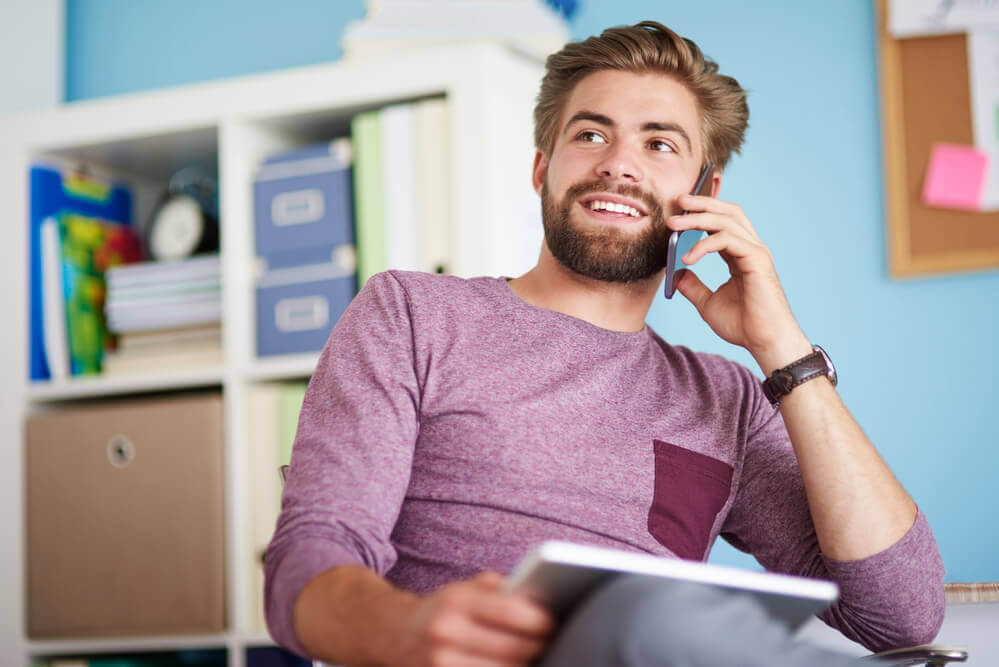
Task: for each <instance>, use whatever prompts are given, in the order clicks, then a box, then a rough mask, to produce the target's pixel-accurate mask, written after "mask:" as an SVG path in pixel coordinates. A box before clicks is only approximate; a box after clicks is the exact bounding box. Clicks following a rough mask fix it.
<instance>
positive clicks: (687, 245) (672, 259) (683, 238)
mask: <svg viewBox="0 0 999 667" xmlns="http://www.w3.org/2000/svg"><path fill="white" fill-rule="evenodd" d="M712 169H714V165H713V164H712V163H710V162H709V163H707V164H706V165H704V168H703V169H701V173H700V175H699V176H698V177H697V182H696V183H695V184H694V189H693V190H691V191H690V194H692V195H706V194H710V193H711V179H710V178H708V176H709V175H710V174H711V170H712ZM689 212H690V211H682V212H681V213H680V215H686V214H687V213H689ZM706 233H707V232H703V231H701V230H700V229H684V230H682V231H674V232H673V233H672V234H670V235H669V245H668V246H667V247H666V281H665V282H664V284H663V293H664V295H665V296H666V298H667V299H672V298H673V295H674V294H676V272H677V271H679V270H680V269H685V268H687V267H686V265H685V264H684V263H683V262H681V261H680V258H681V257H683V256H684V255H686V254H687V253H688V252H690V249H691V248H693V247H694V244H696V243H697V242H698V241H700V240H701V239H702V238H704V235H705V234H706Z"/></svg>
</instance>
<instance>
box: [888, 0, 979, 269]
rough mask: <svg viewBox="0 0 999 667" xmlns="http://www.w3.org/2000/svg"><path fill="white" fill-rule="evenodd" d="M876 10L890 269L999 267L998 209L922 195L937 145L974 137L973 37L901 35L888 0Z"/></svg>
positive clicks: (968, 140)
mask: <svg viewBox="0 0 999 667" xmlns="http://www.w3.org/2000/svg"><path fill="white" fill-rule="evenodd" d="M875 11H876V13H877V22H878V47H879V48H878V51H879V56H880V67H881V129H882V137H883V141H884V181H885V208H886V211H885V213H886V216H887V223H888V224H887V235H888V239H887V241H888V243H887V245H888V265H889V269H890V271H891V274H892V275H893V276H898V277H907V276H920V275H929V274H937V273H947V272H956V271H972V270H983V269H989V268H995V267H999V211H995V212H988V213H983V212H982V213H980V212H967V211H957V210H948V209H938V208H930V207H928V206H926V205H924V204H923V202H922V198H921V193H922V187H923V177H924V175H925V173H926V166H927V163H928V161H929V156H930V148H931V147H932V145H933V144H934V143H936V142H940V141H943V142H952V143H958V144H972V143H973V142H974V133H973V130H972V123H971V96H970V87H969V84H968V56H967V40H966V38H965V36H964V35H963V34H958V35H941V36H934V37H913V38H908V39H894V38H893V37H892V36H891V35H889V34H888V32H887V0H875ZM993 159H994V160H995V159H999V156H995V157H994V158H993Z"/></svg>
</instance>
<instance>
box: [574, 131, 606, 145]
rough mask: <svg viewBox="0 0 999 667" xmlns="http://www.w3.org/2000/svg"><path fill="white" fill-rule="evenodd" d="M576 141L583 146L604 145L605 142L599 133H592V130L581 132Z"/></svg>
mask: <svg viewBox="0 0 999 667" xmlns="http://www.w3.org/2000/svg"><path fill="white" fill-rule="evenodd" d="M576 140H577V141H582V142H583V143H584V144H605V143H607V140H606V139H604V138H603V136H602V135H601V134H600V133H599V132H594V131H593V130H583V131H582V132H580V133H579V134H577V135H576Z"/></svg>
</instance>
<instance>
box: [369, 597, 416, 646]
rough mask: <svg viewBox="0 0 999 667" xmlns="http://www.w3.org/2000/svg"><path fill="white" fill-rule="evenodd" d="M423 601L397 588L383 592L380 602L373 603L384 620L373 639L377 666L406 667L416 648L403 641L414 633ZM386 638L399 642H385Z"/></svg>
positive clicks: (377, 600)
mask: <svg viewBox="0 0 999 667" xmlns="http://www.w3.org/2000/svg"><path fill="white" fill-rule="evenodd" d="M420 600H421V598H420V597H419V596H417V595H415V594H413V593H410V592H408V591H403V590H399V589H396V588H392V589H390V590H385V591H383V592H382V594H381V595H380V596H379V597H378V599H376V600H373V602H374V605H373V608H374V609H377V610H378V615H379V616H380V617H381V618H380V620H381V622H380V623H379V627H378V629H377V631H376V632H375V633H374V635H375V636H372V637H371V639H372V642H371V646H372V647H374V648H373V649H372V656H371V657H372V658H374V660H373V662H374V663H375V664H379V665H404V664H406V662H408V661H409V660H410V659H411V658H412V656H411V655H409V653H410V649H411V648H412V646H411V645H410V642H408V641H405V640H404V639H403V638H405V637H408V636H409V635H410V634H411V633H412V626H413V623H414V620H415V617H416V615H417V607H418V606H419V604H420ZM385 637H395V638H396V639H395V640H393V641H384V638H385Z"/></svg>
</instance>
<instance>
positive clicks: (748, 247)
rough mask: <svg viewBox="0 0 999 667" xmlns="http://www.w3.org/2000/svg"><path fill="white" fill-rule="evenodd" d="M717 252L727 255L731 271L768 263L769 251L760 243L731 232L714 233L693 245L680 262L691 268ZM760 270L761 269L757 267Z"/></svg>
mask: <svg viewBox="0 0 999 667" xmlns="http://www.w3.org/2000/svg"><path fill="white" fill-rule="evenodd" d="M712 252H717V253H722V254H723V255H727V257H726V261H728V260H729V259H731V260H732V261H730V262H728V264H729V268H730V269H732V270H733V271H736V270H739V271H750V270H752V269H753V268H754V262H756V261H769V260H770V251H769V250H768V249H767V248H766V246H764V245H763V244H762V243H758V242H755V241H752V240H750V239H747V238H745V237H743V236H740V235H738V234H735V233H733V232H731V231H723V232H716V233H714V234H711V235H709V236H706V237H705V238H703V239H701V240H700V241H698V242H697V243H695V244H694V247H693V248H691V249H690V250H689V251H688V252H687V254H686V255H684V256H683V257H681V258H680V260H681V261H682V262H683V263H684V264H686V265H687V266H693V265H694V264H696V263H697V262H699V261H700V260H701V258H702V257H704V256H705V255H707V254H708V253H712ZM759 268H762V267H759Z"/></svg>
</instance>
